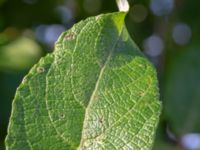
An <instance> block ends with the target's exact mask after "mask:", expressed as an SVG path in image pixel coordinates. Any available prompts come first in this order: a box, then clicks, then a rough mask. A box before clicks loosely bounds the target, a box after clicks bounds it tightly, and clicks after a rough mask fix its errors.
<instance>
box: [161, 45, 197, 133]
mask: <svg viewBox="0 0 200 150" xmlns="http://www.w3.org/2000/svg"><path fill="white" fill-rule="evenodd" d="M199 49H200V46H199V44H194V45H193V46H191V47H189V48H187V49H185V50H182V51H181V52H180V53H179V54H177V55H176V56H175V57H172V58H171V61H170V63H169V64H168V66H167V68H168V69H167V71H166V73H165V75H166V76H165V81H164V83H163V85H164V88H163V89H164V91H163V97H164V114H165V117H166V119H167V120H168V122H169V126H170V127H171V129H172V131H173V132H174V133H175V134H176V135H178V136H182V135H184V134H186V133H190V132H200V115H199V114H200V109H199V106H200V101H199V99H200V80H199V76H200V61H199V55H200V51H199Z"/></svg>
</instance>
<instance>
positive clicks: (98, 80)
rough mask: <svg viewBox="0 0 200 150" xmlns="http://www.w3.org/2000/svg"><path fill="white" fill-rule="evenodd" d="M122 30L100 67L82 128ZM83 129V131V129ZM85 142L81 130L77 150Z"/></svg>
mask: <svg viewBox="0 0 200 150" xmlns="http://www.w3.org/2000/svg"><path fill="white" fill-rule="evenodd" d="M123 28H124V26H122V28H121V31H120V34H119V36H118V39H117V40H116V42H115V43H114V45H113V47H112V49H111V51H110V53H109V55H108V57H107V59H106V61H105V63H104V64H103V67H102V68H101V70H100V73H99V76H98V79H97V81H96V84H95V88H94V90H93V92H92V94H91V97H90V99H89V103H88V105H87V107H86V109H85V118H84V121H83V127H84V125H85V123H86V120H87V119H86V118H87V116H88V114H89V108H90V105H91V103H92V101H93V100H94V99H95V96H96V94H97V90H98V87H99V83H100V80H101V78H102V76H103V73H104V70H105V68H106V66H107V64H108V63H109V61H110V59H111V57H112V54H113V52H114V50H115V47H116V45H117V43H118V41H119V39H120V37H121V34H122V31H123ZM83 129H84V128H83ZM85 140H86V139H83V130H82V136H81V141H80V144H79V146H78V148H77V150H80V149H81V147H82V146H83V143H84V141H85Z"/></svg>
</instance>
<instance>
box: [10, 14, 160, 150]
mask: <svg viewBox="0 0 200 150" xmlns="http://www.w3.org/2000/svg"><path fill="white" fill-rule="evenodd" d="M124 17H125V13H122V12H120V13H112V14H106V15H100V16H97V17H91V18H89V19H86V20H85V21H82V22H81V23H78V24H77V25H76V26H74V27H73V28H72V29H71V30H69V31H68V32H66V33H64V34H63V35H62V36H61V37H60V38H59V40H58V42H57V44H56V51H55V52H54V53H53V54H51V55H50V56H47V57H51V59H50V61H49V63H47V62H46V59H47V57H46V58H44V59H42V60H41V61H40V63H39V64H38V65H36V67H35V68H33V70H32V71H31V72H30V73H29V75H28V76H31V79H30V78H29V79H28V81H27V82H28V83H24V84H25V85H27V86H30V87H27V86H25V87H24V89H23V90H22V91H20V90H18V91H17V93H20V94H21V95H25V96H27V97H26V98H22V100H21V101H22V103H23V105H24V106H25V108H26V110H24V111H23V112H25V117H24V116H19V117H20V118H22V119H24V121H25V123H24V126H25V131H24V132H25V134H26V136H27V137H26V139H27V141H28V143H29V144H31V148H30V149H76V148H78V149H95V148H100V149H120V148H129V149H130V148H134V149H141V148H144V149H150V148H151V147H152V142H153V137H154V134H155V128H156V126H157V122H158V116H159V113H160V108H159V107H160V103H159V101H158V96H159V94H158V89H157V79H156V73H155V70H154V68H153V67H152V65H151V64H150V63H149V62H148V61H147V60H146V59H145V58H144V57H143V56H142V54H141V53H140V51H139V50H138V48H137V46H136V45H135V44H134V43H133V42H132V40H131V39H130V37H129V35H128V32H127V30H126V29H125V26H124ZM47 64H48V65H47ZM46 65H47V66H48V67H47V68H46ZM41 68H43V69H41ZM38 71H39V72H38ZM143 73H144V75H143ZM32 76H33V77H32ZM40 82H41V83H40ZM29 84H30V85H29ZM39 85H41V86H40V87H38V86H39ZM27 89H29V90H28V91H27ZM38 89H39V90H38ZM34 97H35V98H34ZM19 99H20V98H19ZM16 101H20V100H18V98H15V100H14V103H16ZM124 101H125V102H124ZM40 105H42V106H40ZM129 110H130V111H129ZM143 115H145V116H143ZM148 117H149V118H148ZM33 118H34V119H33ZM118 118H119V120H118ZM127 118H129V119H130V121H129V120H127ZM138 118H140V119H138ZM12 120H13V117H11V122H10V124H11V125H12V124H14V123H13V122H12ZM117 120H118V121H117ZM38 122H40V123H41V124H38ZM137 125H138V127H137ZM123 127H124V128H123ZM11 128H12V129H13V132H14V129H15V128H16V127H10V128H9V130H12V129H11ZM140 128H141V129H140ZM113 129H114V130H116V131H117V132H116V134H114V133H113ZM122 129H123V130H124V134H122V133H121V130H122ZM104 132H105V133H104ZM129 132H130V133H129ZM12 134H13V133H12ZM17 134H20V133H17ZM121 134H122V135H121ZM132 134H133V135H134V136H133V137H132V136H131V135H132ZM102 135H103V136H102ZM111 135H112V136H111ZM9 137H11V133H10V134H8V137H7V143H8V141H11V140H9ZM99 137H100V138H99ZM113 137H115V138H116V139H117V140H116V141H115V140H114V141H113ZM124 139H125V141H123V140H124ZM14 140H15V141H16V140H18V138H16V139H14ZM119 141H120V143H121V144H119ZM126 142H127V143H126ZM48 143H51V145H50V146H51V147H49V145H48ZM58 143H59V144H58ZM99 143H101V144H99ZM111 143H114V144H111ZM9 145H12V144H7V146H8V147H9ZM11 149H12V148H11Z"/></svg>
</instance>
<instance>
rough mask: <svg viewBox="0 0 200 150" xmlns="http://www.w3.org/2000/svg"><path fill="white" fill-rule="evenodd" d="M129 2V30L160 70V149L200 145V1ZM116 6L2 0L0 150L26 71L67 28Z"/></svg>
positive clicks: (189, 149) (110, 0)
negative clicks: (13, 102) (17, 92)
mask: <svg viewBox="0 0 200 150" xmlns="http://www.w3.org/2000/svg"><path fill="white" fill-rule="evenodd" d="M129 3H130V6H131V7H130V11H129V14H128V15H127V17H126V25H127V28H128V31H129V33H130V35H131V37H132V38H133V39H134V41H135V42H136V43H137V44H138V45H139V47H140V48H141V50H142V51H143V52H144V54H145V55H146V56H147V57H148V59H149V60H150V61H151V62H152V63H153V64H154V65H155V67H156V69H157V71H158V78H159V83H160V85H159V86H160V92H161V96H160V97H161V101H163V111H162V115H161V121H160V124H159V128H158V130H157V136H156V141H155V144H154V145H155V146H154V150H200V8H199V7H200V1H199V0H129ZM114 11H117V6H116V2H115V0H48V1H46V0H0V149H2V150H3V149H4V138H5V136H6V130H7V125H8V120H9V116H10V112H11V103H12V100H13V98H14V94H15V91H16V88H17V86H18V85H19V84H20V82H21V81H22V79H23V76H24V75H25V74H27V72H28V70H29V69H30V68H31V67H32V66H33V65H34V64H35V63H36V62H38V60H39V59H40V58H41V57H42V56H44V55H45V54H46V53H50V52H52V51H53V49H54V42H55V41H56V40H57V38H58V36H59V35H60V33H61V32H63V31H65V30H67V29H69V28H70V27H71V26H72V25H73V24H74V23H76V22H79V21H80V20H82V19H85V18H87V17H89V16H93V15H98V14H101V13H107V12H114Z"/></svg>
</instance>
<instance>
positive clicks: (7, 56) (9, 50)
mask: <svg viewBox="0 0 200 150" xmlns="http://www.w3.org/2000/svg"><path fill="white" fill-rule="evenodd" d="M41 53H42V52H41V48H40V47H39V45H38V44H37V43H36V42H35V41H34V40H32V39H30V38H26V37H21V38H18V39H17V40H15V41H12V42H11V43H9V44H8V45H4V46H1V47H0V70H6V71H8V70H12V71H13V70H15V71H16V70H24V69H27V68H30V67H31V66H32V65H33V64H34V63H35V62H37V61H38V60H39V58H40V57H41Z"/></svg>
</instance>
